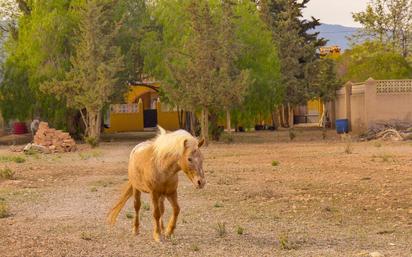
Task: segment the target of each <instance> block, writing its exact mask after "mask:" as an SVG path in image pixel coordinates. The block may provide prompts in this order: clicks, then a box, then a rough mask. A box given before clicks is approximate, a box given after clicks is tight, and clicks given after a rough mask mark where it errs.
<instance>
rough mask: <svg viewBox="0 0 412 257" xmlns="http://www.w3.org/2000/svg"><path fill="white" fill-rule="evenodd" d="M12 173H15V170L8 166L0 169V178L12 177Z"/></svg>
mask: <svg viewBox="0 0 412 257" xmlns="http://www.w3.org/2000/svg"><path fill="white" fill-rule="evenodd" d="M14 175H15V172H14V171H13V170H11V169H10V168H8V167H6V168H3V169H0V178H3V179H14Z"/></svg>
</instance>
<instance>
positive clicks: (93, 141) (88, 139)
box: [84, 137, 99, 148]
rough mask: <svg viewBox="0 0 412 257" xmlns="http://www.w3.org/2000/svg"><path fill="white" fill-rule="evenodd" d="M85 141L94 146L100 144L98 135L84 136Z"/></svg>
mask: <svg viewBox="0 0 412 257" xmlns="http://www.w3.org/2000/svg"><path fill="white" fill-rule="evenodd" d="M84 141H85V142H86V143H87V144H88V145H90V146H91V147H92V148H95V147H97V146H98V145H99V139H98V138H96V137H84Z"/></svg>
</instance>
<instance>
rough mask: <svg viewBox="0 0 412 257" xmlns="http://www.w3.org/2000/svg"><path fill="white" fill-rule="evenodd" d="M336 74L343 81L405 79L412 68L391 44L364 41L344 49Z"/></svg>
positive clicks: (411, 71)
mask: <svg viewBox="0 0 412 257" xmlns="http://www.w3.org/2000/svg"><path fill="white" fill-rule="evenodd" d="M338 75H339V77H340V78H341V79H342V80H343V81H349V80H350V81H353V82H362V81H365V80H367V79H368V78H371V77H372V78H374V79H407V78H411V77H412V69H411V67H410V65H409V64H408V62H407V61H406V60H405V58H404V57H403V56H402V55H401V54H400V53H398V52H396V51H394V50H393V49H392V47H391V46H388V45H383V44H381V43H379V42H365V43H364V44H362V45H357V46H355V47H353V48H352V49H349V50H347V51H345V53H344V54H343V55H341V56H340V57H339V59H338Z"/></svg>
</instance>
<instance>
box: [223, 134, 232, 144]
mask: <svg viewBox="0 0 412 257" xmlns="http://www.w3.org/2000/svg"><path fill="white" fill-rule="evenodd" d="M222 141H223V142H225V143H226V144H231V143H233V142H234V141H235V138H234V137H233V135H232V134H224V135H223V136H222Z"/></svg>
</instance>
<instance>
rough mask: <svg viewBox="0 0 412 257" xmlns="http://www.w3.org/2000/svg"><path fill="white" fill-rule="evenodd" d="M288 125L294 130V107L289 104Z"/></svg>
mask: <svg viewBox="0 0 412 257" xmlns="http://www.w3.org/2000/svg"><path fill="white" fill-rule="evenodd" d="M288 125H289V128H293V107H292V106H291V105H290V104H289V103H288Z"/></svg>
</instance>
